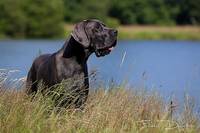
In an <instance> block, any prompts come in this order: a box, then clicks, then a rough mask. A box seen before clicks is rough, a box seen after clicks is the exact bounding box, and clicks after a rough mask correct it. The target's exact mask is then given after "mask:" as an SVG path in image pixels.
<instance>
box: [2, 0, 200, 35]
mask: <svg viewBox="0 0 200 133" xmlns="http://www.w3.org/2000/svg"><path fill="white" fill-rule="evenodd" d="M88 18H97V19H100V20H102V21H104V22H105V23H106V24H108V25H111V26H117V25H118V24H124V25H125V24H142V25H147V24H153V25H180V24H190V25H199V24H200V0H1V1H0V34H5V35H6V36H9V37H24V38H38V37H41V38H44V37H48V38H52V37H60V36H62V35H63V32H64V30H63V24H64V23H66V22H67V23H75V22H78V21H81V20H84V19H88Z"/></svg>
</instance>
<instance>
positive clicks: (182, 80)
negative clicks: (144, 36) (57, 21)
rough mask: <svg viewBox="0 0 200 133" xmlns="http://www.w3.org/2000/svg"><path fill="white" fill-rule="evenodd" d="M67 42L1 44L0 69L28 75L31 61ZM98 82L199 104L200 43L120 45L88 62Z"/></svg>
mask: <svg viewBox="0 0 200 133" xmlns="http://www.w3.org/2000/svg"><path fill="white" fill-rule="evenodd" d="M63 43H64V40H6V41H0V69H17V70H20V72H18V74H17V76H18V77H23V76H26V75H27V72H28V70H29V68H30V66H31V64H32V61H33V60H34V58H35V57H37V56H38V55H39V54H41V53H53V52H55V51H57V50H58V49H60V48H61V46H62V45H63ZM88 66H89V71H93V70H95V71H97V79H98V80H99V81H103V82H104V83H105V84H108V83H109V82H110V81H114V82H115V83H121V82H123V81H126V82H127V83H128V84H129V85H132V86H134V87H135V88H137V87H138V88H139V87H141V88H142V87H144V88H146V89H150V90H158V91H159V92H160V93H161V94H162V95H163V96H166V97H170V96H172V95H173V96H175V97H176V96H177V97H178V98H179V99H180V98H181V99H182V97H183V95H184V93H185V92H186V93H188V94H189V95H190V96H192V97H194V99H195V100H196V102H199V101H200V97H199V94H200V42H195V41H148V40H147V41H119V42H118V45H117V47H116V48H115V49H114V51H112V52H111V54H110V55H107V56H105V57H101V58H97V57H96V56H95V55H92V56H91V57H90V58H89V61H88Z"/></svg>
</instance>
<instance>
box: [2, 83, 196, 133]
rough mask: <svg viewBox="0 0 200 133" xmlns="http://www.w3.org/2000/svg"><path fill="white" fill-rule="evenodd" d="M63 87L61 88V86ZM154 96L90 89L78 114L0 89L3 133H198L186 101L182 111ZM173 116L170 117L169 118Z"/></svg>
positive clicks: (48, 101) (45, 100) (46, 100)
mask: <svg viewBox="0 0 200 133" xmlns="http://www.w3.org/2000/svg"><path fill="white" fill-rule="evenodd" d="M61 88H62V87H61ZM172 104H173V103H171V104H168V103H166V102H165V101H163V99H162V97H161V96H159V94H158V93H156V92H149V91H146V90H145V89H131V88H127V87H125V86H123V85H122V86H113V87H110V88H109V89H104V88H102V87H100V88H98V89H96V90H94V89H91V90H90V94H89V97H88V100H87V102H86V104H85V107H84V109H83V110H78V109H72V108H70V109H66V108H58V107H56V106H55V104H54V102H53V100H52V95H42V93H41V92H40V91H39V92H38V93H37V94H36V95H35V97H31V96H27V95H26V94H25V93H24V91H23V89H21V90H18V91H17V90H8V89H6V88H2V87H1V90H0V132H2V133H15V132H16V133H23V132H24V133H29V132H30V133H33V132H34V133H35V132H37V133H40V132H41V133H44V132H49V133H50V132H56V133H74V132H76V133H98V132H100V133H118V132H120V133H121V132H131V133H163V132H164V133H172V132H173V133H198V132H200V128H199V119H198V117H197V115H196V114H195V112H194V110H193V106H191V105H192V104H191V103H190V100H189V98H188V97H187V98H186V100H185V103H184V108H183V109H182V110H181V111H178V110H176V109H177V108H176V107H175V106H173V105H172ZM172 113H174V114H173V115H172Z"/></svg>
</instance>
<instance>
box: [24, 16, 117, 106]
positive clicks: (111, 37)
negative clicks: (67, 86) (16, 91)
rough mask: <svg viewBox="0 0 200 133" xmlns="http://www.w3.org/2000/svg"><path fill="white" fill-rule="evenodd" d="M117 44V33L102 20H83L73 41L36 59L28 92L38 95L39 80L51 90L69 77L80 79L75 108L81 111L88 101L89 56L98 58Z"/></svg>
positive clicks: (30, 75)
mask: <svg viewBox="0 0 200 133" xmlns="http://www.w3.org/2000/svg"><path fill="white" fill-rule="evenodd" d="M116 43H117V30H115V29H112V28H108V27H106V26H105V24H103V23H102V22H100V21H99V20H95V19H91V20H84V21H82V22H80V23H78V24H76V25H75V28H74V30H73V31H72V33H71V36H70V38H69V39H68V40H67V41H66V42H65V44H64V46H63V47H62V48H61V49H60V50H59V51H57V52H56V53H53V54H44V55H41V56H39V57H37V58H36V59H35V60H34V62H33V64H32V66H31V68H30V70H29V73H28V76H27V87H26V88H27V93H28V94H33V93H35V92H37V90H38V82H39V81H42V82H43V83H44V85H45V86H46V88H47V89H48V87H51V86H53V85H55V84H58V83H61V82H62V81H63V80H66V79H69V78H72V79H73V80H79V85H78V86H76V90H78V91H76V93H77V96H78V99H79V102H75V107H77V108H79V107H80V106H81V105H82V104H83V103H84V102H85V101H86V99H87V96H88V91H89V89H88V88H89V80H88V68H87V60H88V57H89V56H90V55H91V54H92V53H93V52H94V53H95V54H96V56H97V57H100V56H105V55H107V54H109V53H110V52H111V50H112V49H113V47H115V46H116ZM71 91H73V90H71ZM80 92H84V93H80ZM66 102H67V101H66Z"/></svg>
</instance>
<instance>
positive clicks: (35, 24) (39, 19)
mask: <svg viewBox="0 0 200 133" xmlns="http://www.w3.org/2000/svg"><path fill="white" fill-rule="evenodd" d="M0 8H1V12H0V32H2V33H4V34H5V35H7V36H9V37H28V38H30V37H33V38H36V37H37V38H38V37H39V38H40V37H43V38H46V37H58V36H61V35H63V25H62V24H63V17H64V15H63V4H62V1H61V0H51V1H49V0H1V2H0Z"/></svg>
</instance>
